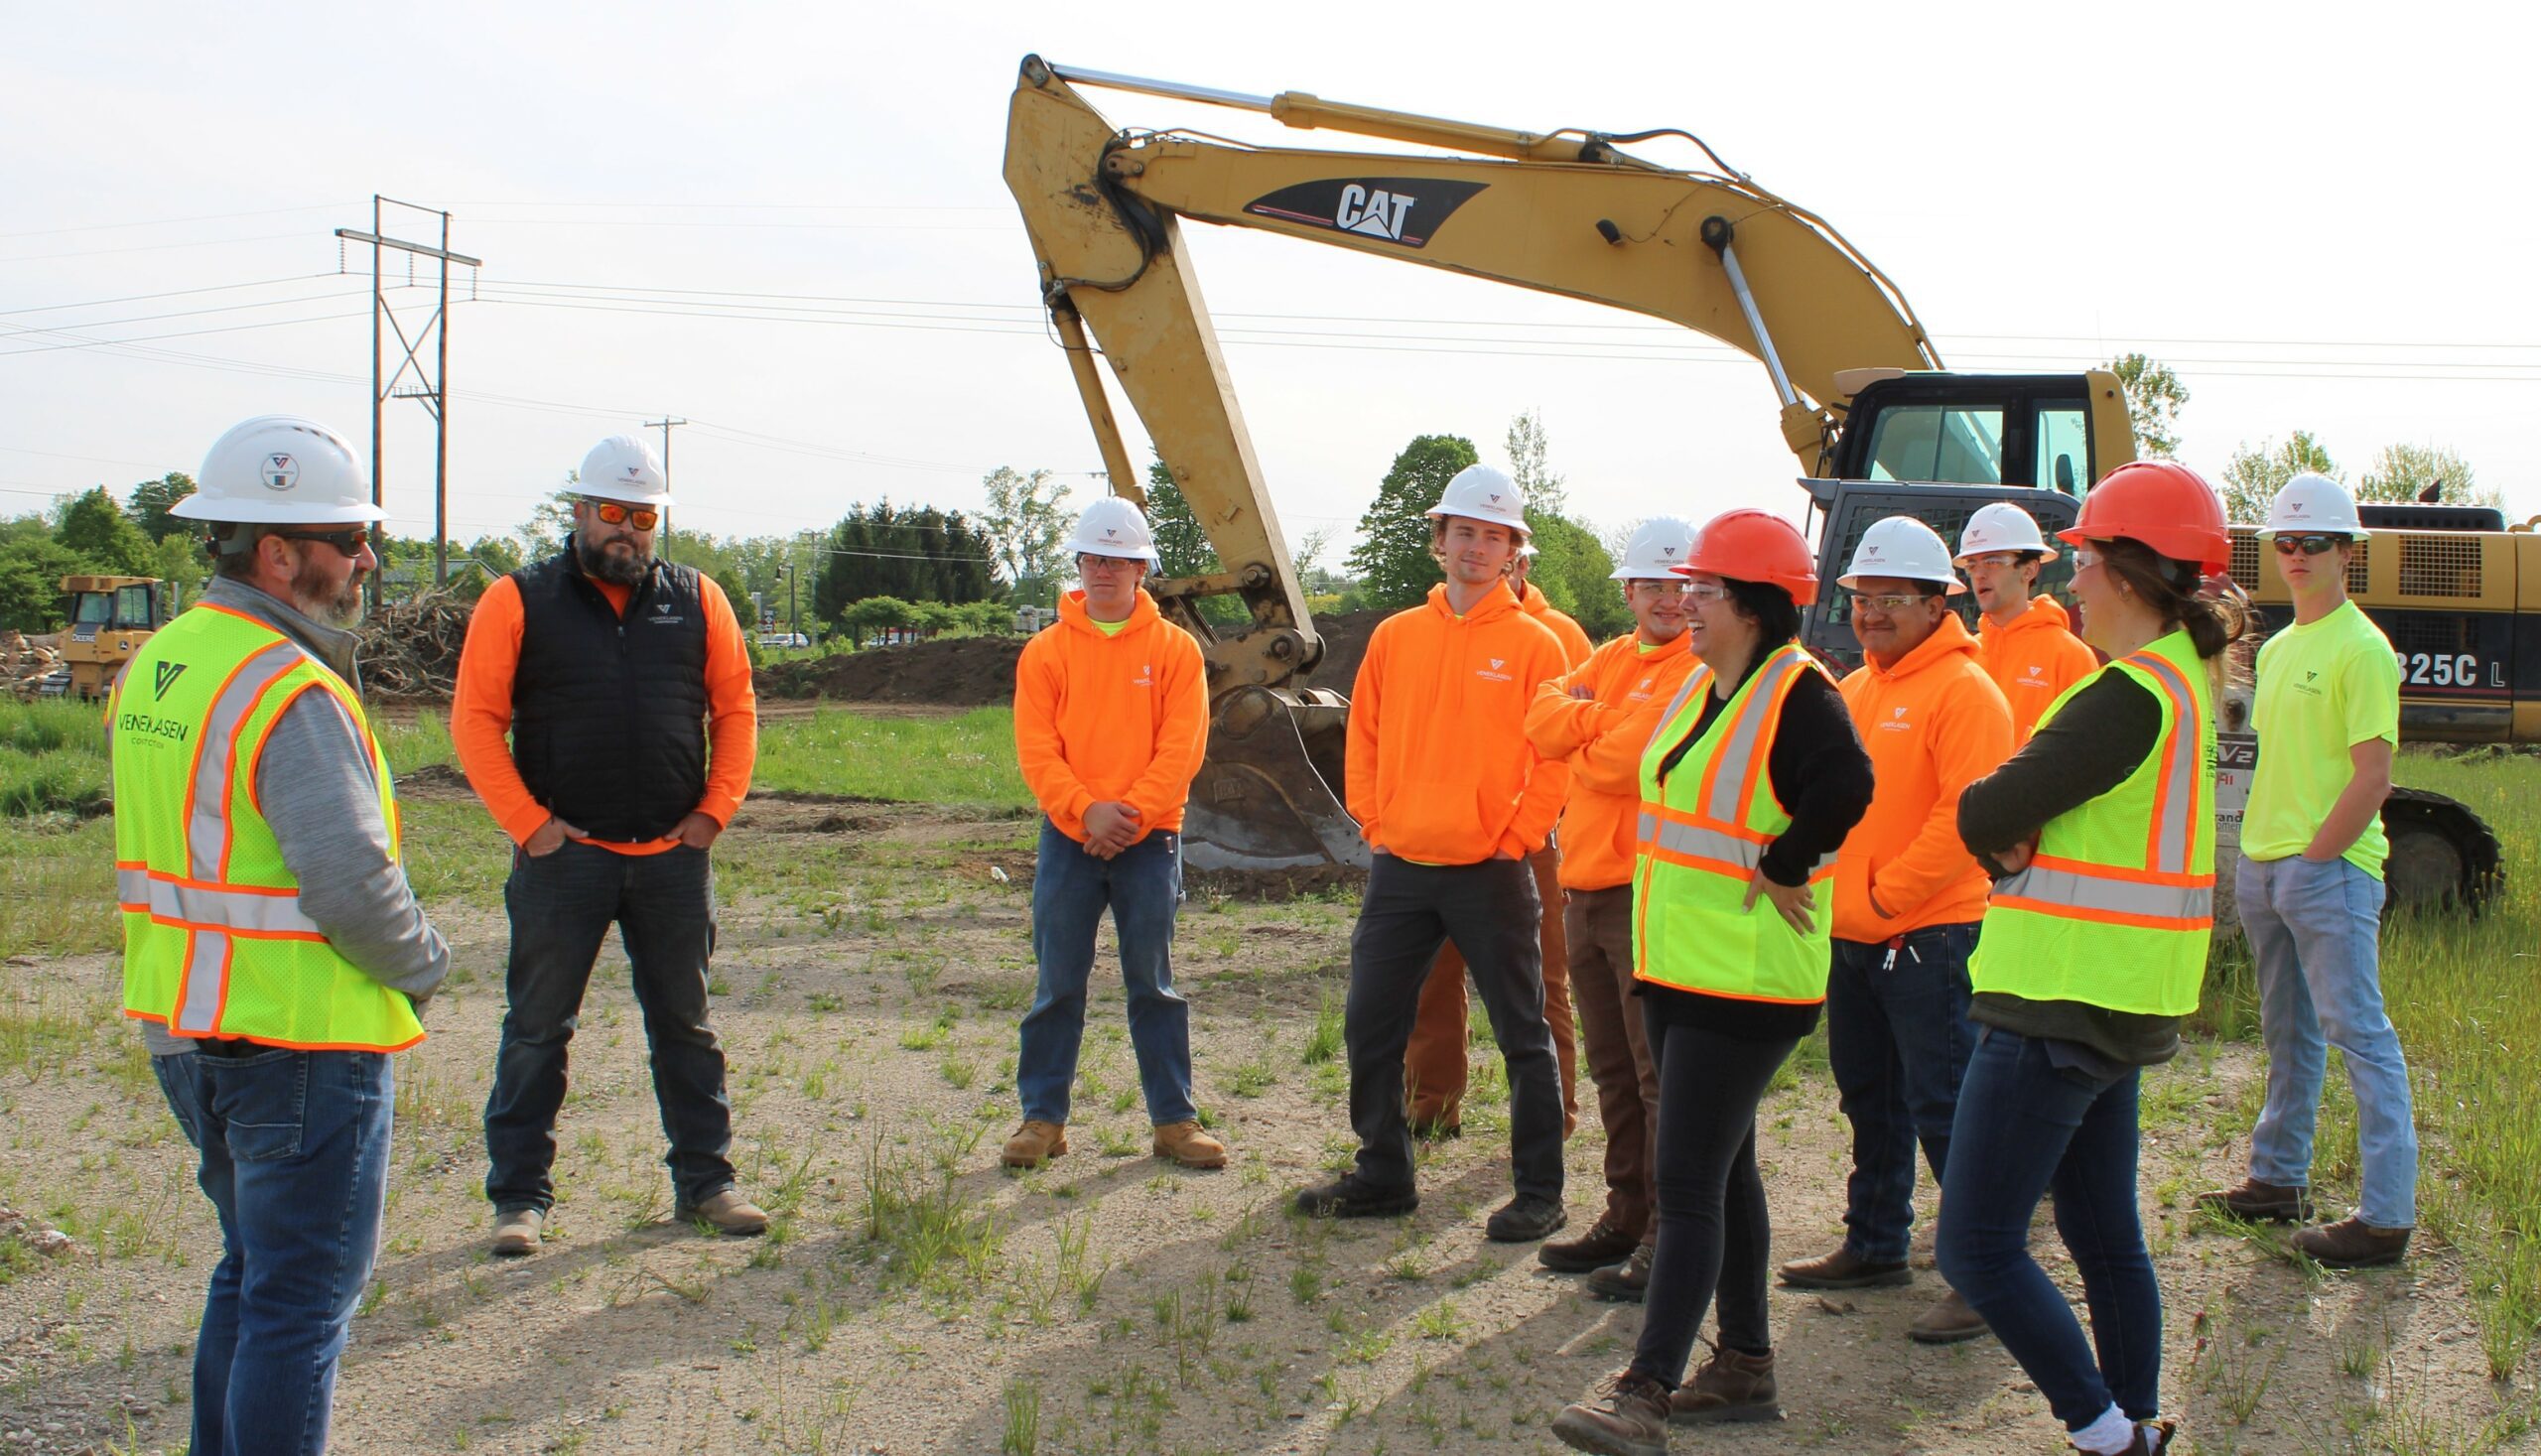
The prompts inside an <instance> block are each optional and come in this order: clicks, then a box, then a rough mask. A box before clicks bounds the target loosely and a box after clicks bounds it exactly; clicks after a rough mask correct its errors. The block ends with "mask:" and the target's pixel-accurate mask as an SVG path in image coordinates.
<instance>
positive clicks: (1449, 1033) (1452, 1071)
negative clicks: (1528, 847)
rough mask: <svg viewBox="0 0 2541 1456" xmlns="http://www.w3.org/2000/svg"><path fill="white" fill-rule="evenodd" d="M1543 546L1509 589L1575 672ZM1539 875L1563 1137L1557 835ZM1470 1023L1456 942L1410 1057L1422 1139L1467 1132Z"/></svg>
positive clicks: (1571, 1052)
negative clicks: (1541, 569)
mask: <svg viewBox="0 0 2541 1456" xmlns="http://www.w3.org/2000/svg"><path fill="white" fill-rule="evenodd" d="M1535 560H1536V548H1535V545H1534V544H1533V543H1532V542H1531V543H1529V544H1528V545H1526V546H1522V547H1520V548H1519V549H1518V564H1517V565H1516V566H1514V567H1512V568H1510V571H1509V590H1510V591H1512V592H1514V593H1516V594H1517V596H1518V605H1519V606H1520V607H1521V608H1523V609H1524V610H1525V611H1526V613H1527V615H1529V616H1531V617H1534V618H1535V619H1536V620H1537V621H1539V622H1541V623H1543V624H1544V625H1545V626H1546V627H1548V628H1550V629H1551V631H1552V634H1553V635H1554V636H1555V637H1558V638H1560V639H1561V655H1562V659H1563V661H1565V662H1566V663H1568V664H1569V666H1570V668H1571V670H1572V671H1574V672H1575V671H1577V670H1578V668H1579V666H1580V664H1582V663H1584V662H1586V661H1587V660H1588V654H1589V653H1591V652H1594V651H1596V650H1597V649H1596V644H1595V643H1593V642H1590V641H1589V640H1588V633H1587V631H1586V629H1585V628H1583V627H1581V626H1580V625H1579V623H1578V622H1577V621H1576V620H1574V619H1572V617H1571V615H1570V614H1569V613H1568V612H1565V611H1563V610H1562V609H1561V608H1559V607H1557V606H1555V605H1553V604H1552V601H1551V598H1549V597H1547V596H1544V594H1543V589H1541V588H1539V587H1536V586H1533V585H1531V584H1530V583H1529V582H1528V581H1527V574H1528V573H1529V572H1530V571H1532V570H1533V569H1534V566H1535ZM1527 867H1528V868H1529V869H1530V870H1532V871H1534V873H1535V876H1536V893H1537V895H1538V897H1539V898H1541V899H1542V901H1543V905H1544V916H1543V926H1542V929H1541V931H1540V933H1539V934H1538V941H1539V942H1540V944H1541V946H1542V948H1543V961H1544V1025H1546V1026H1547V1027H1549V1028H1551V1031H1552V1049H1553V1055H1554V1057H1556V1058H1557V1059H1558V1060H1559V1061H1560V1062H1561V1135H1562V1136H1563V1137H1565V1138H1566V1137H1568V1136H1569V1135H1570V1132H1571V1129H1572V1128H1574V1127H1576V1126H1578V1125H1579V1028H1578V1023H1577V1020H1576V1018H1574V1017H1573V1015H1572V1014H1571V993H1570V951H1569V947H1568V945H1567V943H1566V941H1565V938H1564V937H1565V927H1564V924H1563V919H1564V917H1563V916H1562V915H1561V914H1560V913H1559V911H1558V910H1557V909H1556V908H1555V907H1556V906H1558V905H1560V904H1561V887H1562V885H1563V884H1564V883H1566V882H1567V881H1565V880H1564V879H1563V878H1562V877H1561V846H1560V843H1559V842H1558V840H1546V841H1544V847H1543V848H1542V849H1540V850H1538V851H1536V852H1535V853H1534V854H1532V855H1530V856H1528V857H1527ZM1469 1024H1470V1023H1469V1022H1468V1020H1467V1018H1466V1015H1465V958H1464V955H1463V953H1461V952H1459V951H1458V950H1457V949H1456V943H1455V942H1454V941H1449V942H1447V944H1446V945H1445V946H1444V947H1443V948H1441V949H1440V950H1439V952H1438V963H1437V964H1436V965H1435V966H1432V967H1431V968H1430V970H1429V979H1428V981H1427V982H1425V983H1423V984H1422V986H1421V988H1420V1009H1419V1010H1418V1012H1417V1013H1415V1014H1414V1015H1413V1017H1412V1021H1411V1045H1410V1046H1409V1047H1407V1048H1406V1049H1405V1050H1404V1054H1403V1076H1404V1086H1405V1088H1406V1089H1407V1090H1408V1091H1409V1093H1410V1096H1411V1130H1412V1132H1413V1133H1414V1134H1416V1135H1418V1136H1422V1137H1455V1136H1458V1135H1460V1134H1461V1133H1462V1132H1463V1130H1464V1116H1463V1114H1464V1100H1465V1047H1466V1031H1467V1028H1468V1026H1469Z"/></svg>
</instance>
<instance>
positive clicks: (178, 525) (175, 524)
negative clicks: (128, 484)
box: [124, 470, 200, 541]
mask: <svg viewBox="0 0 2541 1456" xmlns="http://www.w3.org/2000/svg"><path fill="white" fill-rule="evenodd" d="M194 493H195V477H194V476H192V475H189V474H187V473H186V472H185V471H183V470H170V471H169V472H168V473H167V474H165V475H162V476H160V477H159V478H158V479H156V480H144V481H142V482H141V483H140V484H138V485H135V486H133V487H132V494H130V495H128V496H125V497H124V508H125V509H126V510H128V511H130V512H131V513H132V520H133V524H135V525H137V526H139V527H140V528H141V532H142V534H143V535H145V536H148V537H149V538H150V539H151V540H153V541H165V540H167V539H168V538H169V537H170V536H171V535H184V534H186V533H188V532H191V531H195V530H197V529H200V528H199V527H197V525H196V524H195V523H194V522H193V521H189V520H186V519H184V518H182V517H179V516H172V515H170V514H168V507H170V506H172V505H175V504H176V503H177V502H178V501H181V500H183V499H185V498H186V497H187V496H189V495H192V494H194Z"/></svg>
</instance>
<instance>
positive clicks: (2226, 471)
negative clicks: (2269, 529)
mask: <svg viewBox="0 0 2541 1456" xmlns="http://www.w3.org/2000/svg"><path fill="white" fill-rule="evenodd" d="M2305 470H2312V471H2316V472H2318V473H2320V474H2323V475H2327V476H2329V477H2330V478H2331V479H2333V480H2344V479H2345V478H2346V474H2345V472H2344V471H2342V470H2340V468H2339V465H2338V462H2336V461H2334V460H2332V459H2330V453H2329V451H2328V449H2327V448H2325V447H2324V446H2323V445H2322V444H2321V442H2320V441H2318V440H2316V439H2314V438H2313V436H2312V432H2311V431H2309V430H2297V431H2295V432H2294V433H2293V435H2291V436H2290V437H2288V438H2287V440H2286V442H2285V443H2284V444H2283V445H2277V444H2275V443H2273V442H2270V441H2261V442H2260V443H2259V444H2258V446H2257V448H2255V449H2253V448H2252V447H2250V446H2249V445H2248V444H2246V443H2245V444H2242V445H2239V446H2236V447H2234V448H2233V451H2232V458H2231V459H2230V460H2228V461H2226V462H2224V463H2223V519H2225V520H2227V521H2233V522H2236V523H2239V524H2243V525H2257V524H2258V523H2259V522H2261V521H2264V520H2266V519H2267V507H2268V502H2269V501H2271V500H2273V499H2275V497H2276V492H2277V491H2278V490H2280V489H2282V488H2284V485H2285V482H2286V481H2288V480H2291V479H2293V478H2294V477H2295V476H2296V475H2299V474H2301V473H2302V472H2304V471H2305Z"/></svg>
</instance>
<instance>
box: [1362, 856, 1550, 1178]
mask: <svg viewBox="0 0 2541 1456" xmlns="http://www.w3.org/2000/svg"><path fill="white" fill-rule="evenodd" d="M1542 913H1543V906H1542V903H1541V902H1540V901H1539V900H1538V898H1537V896H1536V876H1535V873H1534V871H1533V870H1532V869H1530V868H1529V867H1528V865H1527V861H1525V860H1483V861H1482V862H1481V863H1479V864H1414V863H1411V862H1410V861H1408V860H1399V859H1397V858H1395V857H1394V856H1392V855H1388V854H1385V853H1383V852H1380V853H1379V854H1378V855H1377V856H1376V858H1375V860H1374V862H1373V863H1371V864H1370V866H1369V868H1368V889H1367V894H1366V896H1365V897H1364V898H1363V899H1362V900H1361V901H1360V905H1359V923H1358V925H1357V926H1356V927H1355V928H1354V929H1352V931H1351V932H1350V996H1349V1000H1348V1002H1347V1004H1346V1006H1345V1008H1344V1011H1343V1019H1342V1027H1343V1032H1342V1035H1343V1040H1344V1041H1345V1042H1346V1043H1347V1044H1348V1047H1349V1052H1350V1125H1351V1126H1352V1128H1353V1129H1355V1130H1356V1131H1357V1132H1358V1134H1359V1164H1358V1171H1359V1177H1360V1178H1361V1179H1362V1180H1363V1181H1365V1182H1367V1183H1370V1184H1372V1185H1374V1186H1376V1187H1379V1188H1387V1189H1407V1188H1409V1187H1410V1186H1411V1184H1412V1173H1411V1128H1410V1125H1409V1124H1408V1123H1407V1122H1406V1121H1405V1119H1404V1100H1403V1053H1404V1047H1405V1046H1406V1045H1407V1044H1408V1043H1409V1042H1410V1040H1411V1023H1412V1018H1413V1016H1414V1014H1415V1012H1416V1009H1417V1007H1418V1005H1419V1002H1420V988H1421V985H1422V983H1423V982H1424V981H1425V980H1426V979H1427V978H1428V976H1429V971H1430V966H1431V963H1432V962H1434V961H1435V960H1436V958H1437V955H1438V947H1439V946H1440V945H1441V944H1442V943H1444V942H1446V941H1449V940H1453V941H1454V942H1455V943H1456V948H1457V949H1458V950H1461V951H1463V952H1464V957H1465V965H1466V967H1467V969H1468V970H1469V971H1471V973H1472V975H1473V984H1474V987H1475V989H1476V990H1477V991H1479V992H1480V993H1481V994H1482V1005H1483V1009H1484V1010H1485V1011H1487V1012H1489V1013H1490V1016H1491V1034H1492V1037H1493V1039H1494V1040H1496V1041H1498V1042H1499V1044H1500V1056H1501V1060H1502V1062H1503V1063H1504V1064H1505V1065H1506V1066H1507V1068H1508V1071H1509V1161H1510V1165H1511V1168H1512V1170H1513V1173H1514V1175H1515V1181H1516V1183H1517V1188H1518V1191H1519V1192H1520V1193H1532V1194H1536V1195H1538V1196H1539V1197H1543V1198H1550V1199H1559V1198H1560V1197H1561V1073H1560V1068H1559V1064H1558V1063H1557V1062H1556V1061H1555V1060H1554V1057H1553V1050H1552V1033H1551V1032H1550V1031H1549V1030H1547V1029H1546V1028H1545V1026H1544V982H1543V962H1542V956H1543V953H1542V951H1541V949H1540V948H1539V947H1538V944H1537V939H1536V936H1537V931H1538V923H1537V922H1538V917H1539V916H1541V915H1542Z"/></svg>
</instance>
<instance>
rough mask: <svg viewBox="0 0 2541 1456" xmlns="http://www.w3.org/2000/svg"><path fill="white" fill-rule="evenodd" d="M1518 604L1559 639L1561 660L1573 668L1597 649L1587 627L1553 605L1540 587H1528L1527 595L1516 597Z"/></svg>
mask: <svg viewBox="0 0 2541 1456" xmlns="http://www.w3.org/2000/svg"><path fill="white" fill-rule="evenodd" d="M1518 604H1519V605H1520V606H1523V607H1525V608H1526V609H1527V615H1529V616H1531V617H1534V618H1535V619H1536V620H1538V621H1539V622H1542V623H1543V624H1544V625H1545V626H1546V627H1548V628H1550V629H1551V631H1552V634H1553V635H1554V636H1555V637H1558V638H1560V639H1561V656H1562V660H1563V661H1565V662H1567V663H1569V664H1570V665H1571V666H1572V667H1573V668H1576V667H1578V666H1579V664H1581V663H1583V662H1586V661H1587V660H1588V654H1590V653H1592V652H1594V651H1596V650H1597V644H1596V643H1594V642H1591V641H1589V640H1588V629H1587V628H1585V627H1583V626H1581V625H1579V621H1578V619H1577V618H1575V617H1573V616H1572V615H1571V614H1570V613H1568V612H1566V611H1563V610H1562V609H1561V608H1560V607H1558V606H1555V605H1553V604H1552V598H1551V597H1549V596H1545V595H1544V594H1543V589H1542V588H1540V587H1529V588H1528V589H1527V595H1525V596H1521V597H1519V598H1518Z"/></svg>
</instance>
